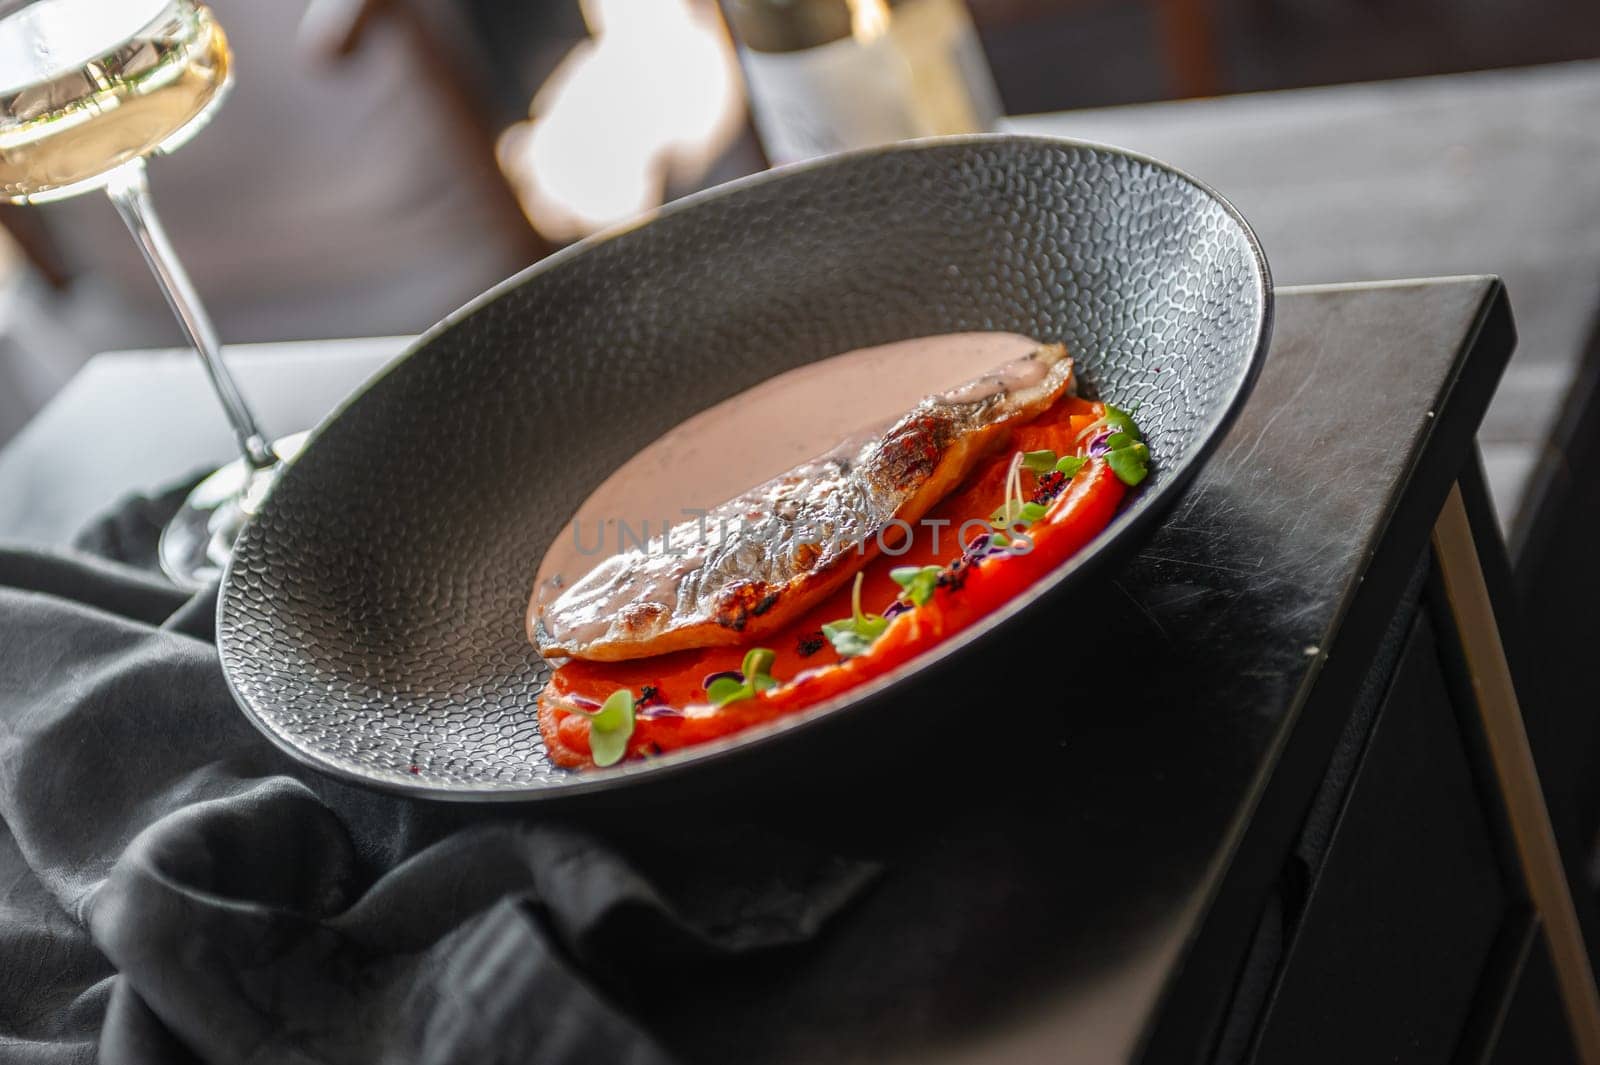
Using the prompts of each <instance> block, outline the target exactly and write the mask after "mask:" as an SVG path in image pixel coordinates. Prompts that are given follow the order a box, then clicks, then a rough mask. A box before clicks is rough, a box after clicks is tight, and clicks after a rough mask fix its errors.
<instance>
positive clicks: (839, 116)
mask: <svg viewBox="0 0 1600 1065" xmlns="http://www.w3.org/2000/svg"><path fill="white" fill-rule="evenodd" d="M722 7H723V11H724V13H725V14H726V15H727V18H728V23H729V25H730V27H731V28H732V30H733V34H734V37H735V38H736V39H737V41H738V46H739V59H740V63H741V65H742V66H743V67H744V74H745V83H746V86H747V91H748V94H749V100H750V109H751V112H752V114H753V116H754V118H755V124H756V129H757V131H758V132H759V133H760V135H761V142H762V145H763V146H764V147H765V149H766V152H767V157H768V158H769V159H770V160H771V161H772V162H773V163H774V164H781V163H792V162H797V161H799V160H802V159H812V158H816V157H817V156H822V155H828V154H831V153H833V152H840V151H845V150H847V149H851V148H865V147H870V146H872V145H876V144H888V143H891V142H893V141H899V140H909V139H911V138H915V137H932V136H940V135H944V134H951V133H978V132H982V131H985V130H988V129H991V128H993V126H994V124H995V122H996V121H997V120H998V119H999V118H1000V97H999V94H998V93H997V92H996V91H995V86H994V77H993V75H992V74H991V73H990V71H989V64H988V62H987V60H985V59H984V55H983V50H982V48H981V47H980V46H979V44H978V38H977V34H976V33H975V32H974V30H973V28H972V19H971V17H970V15H969V14H968V12H967V9H966V7H965V5H964V3H963V0H722Z"/></svg>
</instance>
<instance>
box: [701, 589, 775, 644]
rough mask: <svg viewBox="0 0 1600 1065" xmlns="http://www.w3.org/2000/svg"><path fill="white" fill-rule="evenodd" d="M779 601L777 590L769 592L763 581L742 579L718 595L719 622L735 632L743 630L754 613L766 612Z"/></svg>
mask: <svg viewBox="0 0 1600 1065" xmlns="http://www.w3.org/2000/svg"><path fill="white" fill-rule="evenodd" d="M777 601H778V593H777V592H769V591H768V590H767V586H766V584H765V583H764V582H762V581H740V582H739V583H737V584H730V585H729V586H728V587H727V588H726V589H724V590H723V593H722V594H721V595H720V596H718V597H717V605H716V612H715V616H716V620H717V624H718V625H721V626H722V627H723V628H725V629H732V630H733V631H734V632H743V631H744V627H745V625H746V624H747V623H748V622H749V621H750V618H751V617H752V616H753V615H757V614H762V613H765V612H766V611H768V610H771V609H772V605H773V604H774V603H776V602H777Z"/></svg>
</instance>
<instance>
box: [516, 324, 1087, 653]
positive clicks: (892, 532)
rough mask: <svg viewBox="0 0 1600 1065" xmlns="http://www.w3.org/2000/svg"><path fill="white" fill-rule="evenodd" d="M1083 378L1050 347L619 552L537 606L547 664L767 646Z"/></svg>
mask: <svg viewBox="0 0 1600 1065" xmlns="http://www.w3.org/2000/svg"><path fill="white" fill-rule="evenodd" d="M1071 383H1072V360H1071V359H1070V358H1068V357H1067V351H1066V348H1065V347H1063V346H1062V345H1060V344H1049V345H1044V346H1041V347H1039V348H1037V349H1035V350H1034V351H1033V352H1032V353H1031V354H1029V355H1027V356H1026V357H1024V358H1021V359H1015V360H1013V361H1011V362H1008V363H1006V364H1004V365H1003V366H1000V367H998V368H997V369H995V370H992V371H990V372H989V373H986V374H984V375H983V376H982V377H980V378H977V379H976V380H974V381H971V382H969V383H967V384H965V385H962V386H960V387H958V388H955V389H952V390H951V391H949V392H944V393H941V394H938V395H934V396H929V397H928V398H926V399H924V400H923V401H922V402H921V403H919V404H918V405H917V406H916V407H914V408H913V409H912V410H911V411H910V412H909V413H908V414H906V415H905V416H904V417H902V418H900V420H898V421H896V422H894V423H893V424H892V425H890V426H888V427H887V428H883V429H878V430H875V431H870V432H868V433H864V434H860V435H857V436H855V437H852V438H850V439H848V440H845V441H843V442H841V443H840V444H839V445H838V446H837V447H835V448H833V449H832V450H831V451H829V452H827V453H826V454H824V455H819V456H818V457H816V458H814V459H811V460H808V461H806V462H803V463H801V464H800V465H798V466H796V467H794V468H793V469H791V470H789V471H787V472H786V473H783V474H780V475H779V476H777V477H774V478H773V479H772V480H770V481H767V482H766V483H764V484H761V485H757V486H756V487H755V488H752V489H750V490H749V491H748V492H745V493H743V494H742V495H739V496H737V497H735V498H733V499H730V500H728V501H727V502H726V503H722V504H720V505H719V506H717V507H714V508H713V509H712V510H710V511H709V512H707V513H706V515H705V516H704V517H703V518H700V519H694V520H690V521H686V522H683V523H681V524H679V525H675V526H673V527H672V528H671V529H669V530H667V532H666V533H665V535H664V536H658V537H655V538H654V539H652V540H651V541H650V543H649V544H648V545H647V546H646V548H645V549H644V550H639V549H635V550H631V551H625V552H622V553H620V554H617V555H613V556H611V557H610V558H608V559H607V560H606V561H604V562H602V563H601V564H600V565H599V566H597V567H595V568H594V569H593V570H591V571H590V572H589V573H587V574H586V575H584V576H583V577H582V578H581V579H579V580H577V581H575V582H574V583H573V584H572V585H571V586H570V587H568V588H566V589H564V590H563V591H562V593H561V594H560V595H559V596H558V597H557V598H555V599H554V600H553V601H551V602H549V603H547V604H545V605H544V606H543V607H542V608H540V607H538V606H537V605H535V606H534V607H533V609H531V610H530V614H529V620H530V625H529V636H530V637H531V638H532V640H533V642H534V643H535V645H536V646H537V647H538V648H539V652H540V653H541V654H543V655H544V656H545V657H547V658H586V659H591V660H595V661H602V662H612V661H619V660H622V659H629V658H644V657H646V656H649V655H658V654H665V653H666V652H669V651H681V650H684V649H686V648H693V647H712V646H717V645H723V644H735V643H759V642H760V639H761V637H762V636H763V635H765V634H766V633H769V632H773V631H776V630H778V629H781V628H782V627H783V626H785V625H786V624H788V623H789V621H790V620H791V619H793V618H794V617H796V616H798V615H799V614H801V613H803V612H805V611H806V610H809V609H810V608H811V607H813V606H815V605H816V604H817V603H818V602H820V601H821V600H822V599H824V598H825V597H826V596H828V595H829V594H831V593H832V592H833V591H834V590H836V589H837V588H839V587H840V586H841V585H842V584H844V583H845V582H846V581H848V580H849V579H850V578H851V577H853V576H854V575H855V573H856V571H857V570H859V569H860V568H861V567H862V566H864V565H866V564H867V563H868V562H870V561H871V560H872V559H873V558H874V557H875V556H876V555H877V553H878V550H879V546H880V536H881V540H882V542H883V543H886V544H887V545H888V546H890V547H891V548H893V547H894V546H895V544H896V543H897V540H898V538H899V537H901V536H903V535H904V532H905V530H904V529H901V528H900V527H899V526H894V527H891V522H892V521H894V520H896V519H898V520H899V521H902V522H905V523H907V524H908V525H914V524H915V523H916V522H917V520H918V519H920V518H921V517H922V516H923V515H924V514H926V513H927V512H928V510H929V509H930V508H932V507H933V506H934V505H935V504H936V503H938V502H939V500H940V499H942V498H943V497H944V496H945V495H946V494H948V493H949V492H950V491H951V490H952V489H953V488H955V487H956V486H957V485H958V484H960V483H961V481H962V480H963V479H964V478H965V477H966V475H967V474H968V473H969V472H970V471H971V470H972V468H973V466H974V465H975V464H976V463H977V462H978V460H979V459H981V458H983V457H984V456H985V455H987V454H989V453H991V452H992V451H993V450H994V449H996V448H997V447H999V446H1000V445H1001V444H1003V443H1004V442H1005V440H1006V439H1007V437H1008V436H1009V431H1010V428H1011V427H1012V426H1014V425H1016V424H1019V423H1022V422H1026V421H1028V420H1029V419H1031V418H1033V417H1035V416H1036V415H1038V414H1040V413H1042V412H1043V411H1044V410H1046V409H1047V408H1049V407H1050V405H1051V404H1053V403H1054V402H1055V401H1056V400H1057V399H1059V398H1060V397H1061V395H1062V393H1064V392H1065V391H1066V390H1067V388H1068V387H1069V386H1070V385H1071Z"/></svg>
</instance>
